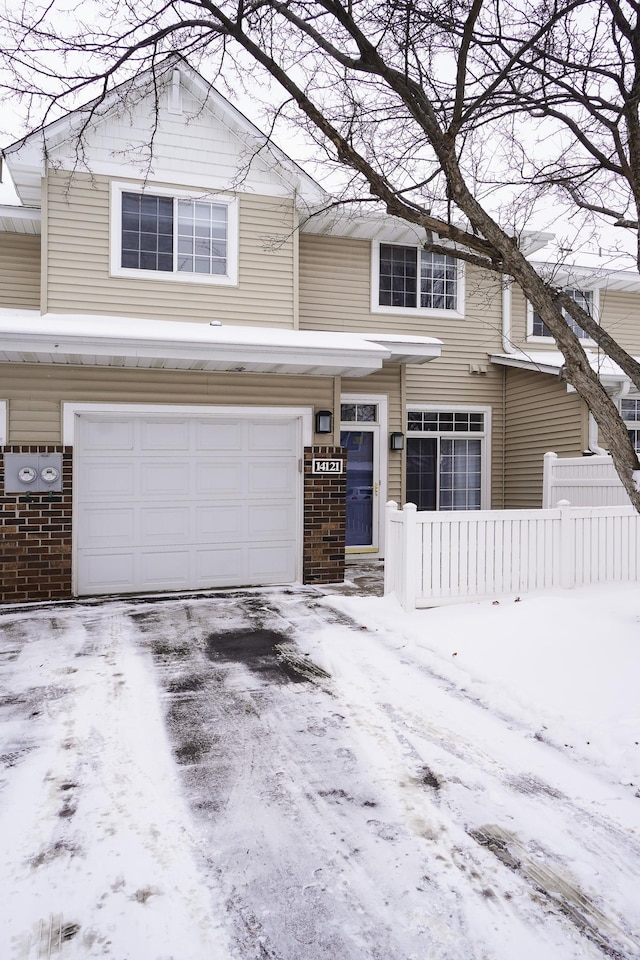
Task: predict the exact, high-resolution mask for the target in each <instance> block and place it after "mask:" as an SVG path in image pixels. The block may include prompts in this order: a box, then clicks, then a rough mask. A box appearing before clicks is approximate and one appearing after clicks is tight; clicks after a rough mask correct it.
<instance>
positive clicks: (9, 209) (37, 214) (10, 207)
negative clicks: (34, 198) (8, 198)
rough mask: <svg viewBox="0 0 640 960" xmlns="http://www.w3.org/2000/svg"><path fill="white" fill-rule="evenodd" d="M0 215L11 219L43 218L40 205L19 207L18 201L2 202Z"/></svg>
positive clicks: (38, 220)
mask: <svg viewBox="0 0 640 960" xmlns="http://www.w3.org/2000/svg"><path fill="white" fill-rule="evenodd" d="M0 217H9V219H11V220H35V221H37V222H38V223H39V222H40V220H41V211H40V208H39V207H19V206H18V204H16V203H13V204H12V203H0Z"/></svg>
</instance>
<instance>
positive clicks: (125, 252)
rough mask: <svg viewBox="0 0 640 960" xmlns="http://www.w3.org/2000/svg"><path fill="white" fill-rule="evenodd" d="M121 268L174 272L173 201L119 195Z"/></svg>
mask: <svg viewBox="0 0 640 960" xmlns="http://www.w3.org/2000/svg"><path fill="white" fill-rule="evenodd" d="M121 264H122V266H123V267H130V268H133V269H134V270H165V271H171V270H173V200H172V199H171V198H170V197H156V196H152V195H150V194H138V193H123V194H122V260H121Z"/></svg>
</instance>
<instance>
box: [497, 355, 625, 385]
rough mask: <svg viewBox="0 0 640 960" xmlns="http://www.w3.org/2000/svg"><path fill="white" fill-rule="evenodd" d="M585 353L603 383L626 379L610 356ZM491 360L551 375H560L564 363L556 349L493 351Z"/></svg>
mask: <svg viewBox="0 0 640 960" xmlns="http://www.w3.org/2000/svg"><path fill="white" fill-rule="evenodd" d="M586 354H587V357H588V359H589V363H590V365H591V369H592V370H595V372H596V373H597V374H598V376H599V377H600V379H601V380H602V382H603V383H607V382H619V381H624V380H628V377H627V374H626V373H624V371H623V370H621V369H620V367H619V366H618V364H617V363H614V362H613V360H612V359H611V358H610V357H607V356H606V355H605V354H603V353H599V352H597V351H593V350H586ZM636 359H637V358H636ZM491 360H492V362H493V363H497V364H500V365H501V366H505V367H519V368H520V369H523V370H532V371H537V372H538V373H547V374H552V375H553V376H559V375H560V371H561V370H562V367H563V366H564V363H565V360H564V357H563V355H562V354H561V353H560V352H559V351H556V350H548V351H542V350H540V351H533V352H529V351H527V352H526V353H525V352H524V351H514V352H513V353H494V354H491Z"/></svg>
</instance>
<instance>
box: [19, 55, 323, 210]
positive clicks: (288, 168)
mask: <svg viewBox="0 0 640 960" xmlns="http://www.w3.org/2000/svg"><path fill="white" fill-rule="evenodd" d="M176 84H177V85H178V88H179V87H180V85H184V87H185V88H186V89H187V90H188V91H189V92H190V94H191V95H192V96H193V97H194V98H195V99H196V100H197V101H199V102H200V103H201V104H202V107H203V108H204V109H205V110H208V111H210V112H211V114H212V115H213V116H215V118H216V119H217V121H218V122H220V123H222V124H223V125H224V126H225V128H226V129H227V130H228V131H229V133H230V134H231V136H232V137H234V138H235V139H237V140H238V141H239V142H240V143H241V144H242V145H243V146H244V147H248V148H250V149H251V150H252V151H253V152H254V153H255V154H256V155H258V154H259V155H260V156H261V157H263V159H264V160H265V162H267V163H268V164H269V167H270V169H271V171H272V172H273V174H274V175H276V176H278V177H279V178H280V179H281V180H282V182H283V183H284V184H286V185H287V187H288V188H289V189H290V191H291V192H292V193H295V195H296V197H297V198H298V199H299V200H300V201H301V204H302V206H304V207H305V208H308V207H311V206H316V205H318V204H321V203H325V202H326V201H327V199H328V195H327V194H326V192H325V191H324V190H323V189H322V187H321V186H320V185H319V184H318V183H317V182H316V181H315V180H314V179H313V178H312V177H311V176H310V175H309V174H308V173H306V172H305V171H304V170H303V169H302V167H300V166H299V165H298V164H297V163H296V162H295V161H294V160H292V159H291V158H290V157H289V156H287V154H286V153H285V152H284V151H283V150H281V149H280V147H278V146H276V144H275V143H273V141H271V140H270V139H269V138H268V137H267V136H266V135H265V134H264V133H262V131H260V130H259V129H258V127H256V126H255V124H253V123H252V122H251V121H250V120H249V119H248V118H247V117H246V116H245V115H244V114H243V113H242V112H241V111H240V110H238V109H237V107H235V106H233V104H232V103H230V102H229V100H227V99H226V97H224V96H223V95H222V94H221V93H219V92H218V91H217V90H216V89H215V88H214V87H213V86H212V85H211V84H210V83H209V82H208V81H207V80H205V78H204V77H202V76H201V75H200V74H199V73H198V72H197V71H196V70H194V69H193V68H192V67H191V66H190V65H189V64H188V63H187V62H186V61H185V60H184V58H183V57H181V56H180V55H178V54H173V55H170V56H169V57H167V58H166V59H165V60H163V61H162V62H161V63H158V64H156V65H155V66H154V67H150V68H149V69H147V70H145V71H143V72H141V73H139V74H137V75H136V76H134V77H131V78H129V79H127V80H124V81H123V82H122V83H120V84H118V85H117V86H116V87H114V88H113V89H111V90H110V91H109V92H108V93H107V94H106V95H105V96H104V97H98V98H94V99H93V100H91V101H89V102H88V103H85V104H83V105H82V106H80V107H78V108H77V109H75V110H72V111H70V112H69V113H67V114H65V115H64V116H63V117H60V118H58V119H57V120H53V121H51V122H50V123H48V124H45V125H43V126H41V127H39V128H37V129H36V130H33V131H32V132H30V133H28V134H27V135H26V136H24V137H22V138H21V139H20V140H17V141H15V142H14V143H12V144H10V145H9V146H7V147H5V148H4V149H3V150H2V157H3V158H4V160H5V161H6V164H7V167H8V168H9V172H10V173H11V177H12V179H13V182H14V185H15V188H16V191H17V193H18V196H19V197H20V200H21V201H22V203H24V204H27V205H30V206H37V205H38V204H39V194H40V178H41V177H42V176H43V174H44V172H45V168H46V159H47V155H50V154H51V153H52V152H53V151H55V149H56V148H58V147H60V146H61V145H63V144H68V143H70V142H73V141H74V140H75V139H76V138H78V137H80V136H83V135H85V134H86V133H88V132H89V131H95V130H96V129H97V128H99V127H100V125H101V124H103V123H105V122H106V121H107V119H108V118H110V117H112V116H114V115H115V114H117V112H118V111H121V112H123V111H125V110H127V109H129V108H130V107H131V106H135V105H136V104H138V103H140V102H141V101H143V100H145V99H147V98H149V97H159V95H160V92H162V93H163V94H164V93H165V92H167V93H168V95H169V96H170V97H171V96H174V90H173V88H175V87H176ZM174 99H175V102H176V103H178V101H179V89H178V90H177V91H175V96H174ZM175 112H178V111H177V110H176V111H175ZM77 168H78V169H83V168H84V169H89V164H88V163H87V162H86V161H85V160H84V159H83V156H82V152H79V155H78V157H77Z"/></svg>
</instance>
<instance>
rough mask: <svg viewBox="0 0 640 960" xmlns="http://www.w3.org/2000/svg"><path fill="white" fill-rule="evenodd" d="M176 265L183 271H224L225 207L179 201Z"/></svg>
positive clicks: (225, 243) (225, 254)
mask: <svg viewBox="0 0 640 960" xmlns="http://www.w3.org/2000/svg"><path fill="white" fill-rule="evenodd" d="M177 268H178V270H179V271H182V272H186V273H210V274H224V273H226V269H227V208H226V207H225V206H224V204H221V203H204V202H202V201H196V200H178V258H177Z"/></svg>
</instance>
